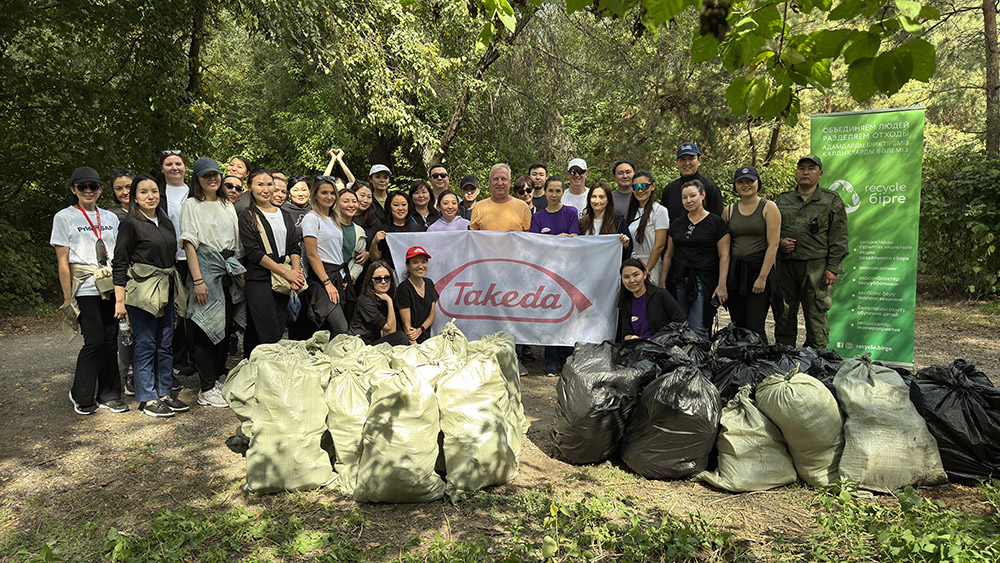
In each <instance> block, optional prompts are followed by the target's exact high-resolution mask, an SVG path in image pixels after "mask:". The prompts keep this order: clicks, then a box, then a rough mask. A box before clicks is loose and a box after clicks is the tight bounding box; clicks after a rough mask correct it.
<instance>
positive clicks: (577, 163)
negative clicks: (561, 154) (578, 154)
mask: <svg viewBox="0 0 1000 563" xmlns="http://www.w3.org/2000/svg"><path fill="white" fill-rule="evenodd" d="M574 168H579V169H580V170H584V171H586V170H587V161H586V160H584V159H582V158H574V159H573V160H571V161H569V166H567V167H566V171H567V172H569V171H570V170H572V169H574Z"/></svg>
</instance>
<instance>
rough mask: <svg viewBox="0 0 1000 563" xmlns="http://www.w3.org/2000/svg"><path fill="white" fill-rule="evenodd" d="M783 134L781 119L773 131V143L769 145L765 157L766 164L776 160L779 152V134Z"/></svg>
mask: <svg viewBox="0 0 1000 563" xmlns="http://www.w3.org/2000/svg"><path fill="white" fill-rule="evenodd" d="M779 133H781V120H780V119H779V120H778V122H777V123H775V124H774V128H773V129H771V142H769V143H768V144H767V154H766V155H764V164H767V163H768V162H771V159H772V158H774V153H776V152H778V134H779Z"/></svg>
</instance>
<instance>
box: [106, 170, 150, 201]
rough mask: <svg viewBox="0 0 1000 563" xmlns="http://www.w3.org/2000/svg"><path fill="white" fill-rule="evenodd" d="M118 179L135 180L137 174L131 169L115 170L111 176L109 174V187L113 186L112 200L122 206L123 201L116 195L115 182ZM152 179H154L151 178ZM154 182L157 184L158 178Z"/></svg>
mask: <svg viewBox="0 0 1000 563" xmlns="http://www.w3.org/2000/svg"><path fill="white" fill-rule="evenodd" d="M147 176H148V174H147ZM118 178H128V179H129V180H135V172H132V170H131V169H129V168H119V169H118V170H115V171H114V172H112V173H111V174H108V185H109V186H111V199H113V200H115V203H117V204H118V205H121V204H122V202H121V200H120V199H118V196H117V195H115V180H117V179H118ZM150 178H153V177H152V176H150ZM153 181H154V182H155V181H156V178H153Z"/></svg>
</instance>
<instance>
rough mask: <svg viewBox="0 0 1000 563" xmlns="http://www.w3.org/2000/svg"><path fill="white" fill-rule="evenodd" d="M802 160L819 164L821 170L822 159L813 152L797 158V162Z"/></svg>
mask: <svg viewBox="0 0 1000 563" xmlns="http://www.w3.org/2000/svg"><path fill="white" fill-rule="evenodd" d="M803 160H808V161H809V162H812V163H814V164H815V165H816V166H819V169H820V170H823V161H822V160H820V159H819V157H818V156H816V155H815V154H813V153H809V154H807V155H805V156H803V157H802V158H800V159H799V161H798V163H797V164H802V161H803Z"/></svg>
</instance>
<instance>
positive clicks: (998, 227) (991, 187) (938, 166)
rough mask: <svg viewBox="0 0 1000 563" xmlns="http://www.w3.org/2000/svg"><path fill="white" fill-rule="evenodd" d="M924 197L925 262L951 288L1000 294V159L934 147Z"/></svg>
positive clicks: (975, 295) (922, 234)
mask: <svg viewBox="0 0 1000 563" xmlns="http://www.w3.org/2000/svg"><path fill="white" fill-rule="evenodd" d="M926 160H927V162H926V163H925V164H924V166H925V172H924V181H923V190H922V193H921V200H920V258H921V261H920V267H921V270H922V271H923V272H924V273H927V274H931V275H932V276H933V278H934V280H935V281H936V282H937V283H938V284H940V286H941V287H942V288H943V289H944V290H946V291H949V292H955V293H964V294H966V295H968V296H969V297H971V298H974V299H980V298H983V297H988V296H996V295H1000V253H998V252H997V245H998V244H1000V240H998V239H997V237H998V235H1000V198H998V197H997V192H996V186H998V185H1000V161H996V160H992V161H991V160H987V159H986V158H985V157H984V156H983V155H982V154H977V153H976V152H975V151H969V150H968V149H965V148H956V149H953V150H949V151H947V152H933V151H932V152H929V153H928V155H927V157H926Z"/></svg>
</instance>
